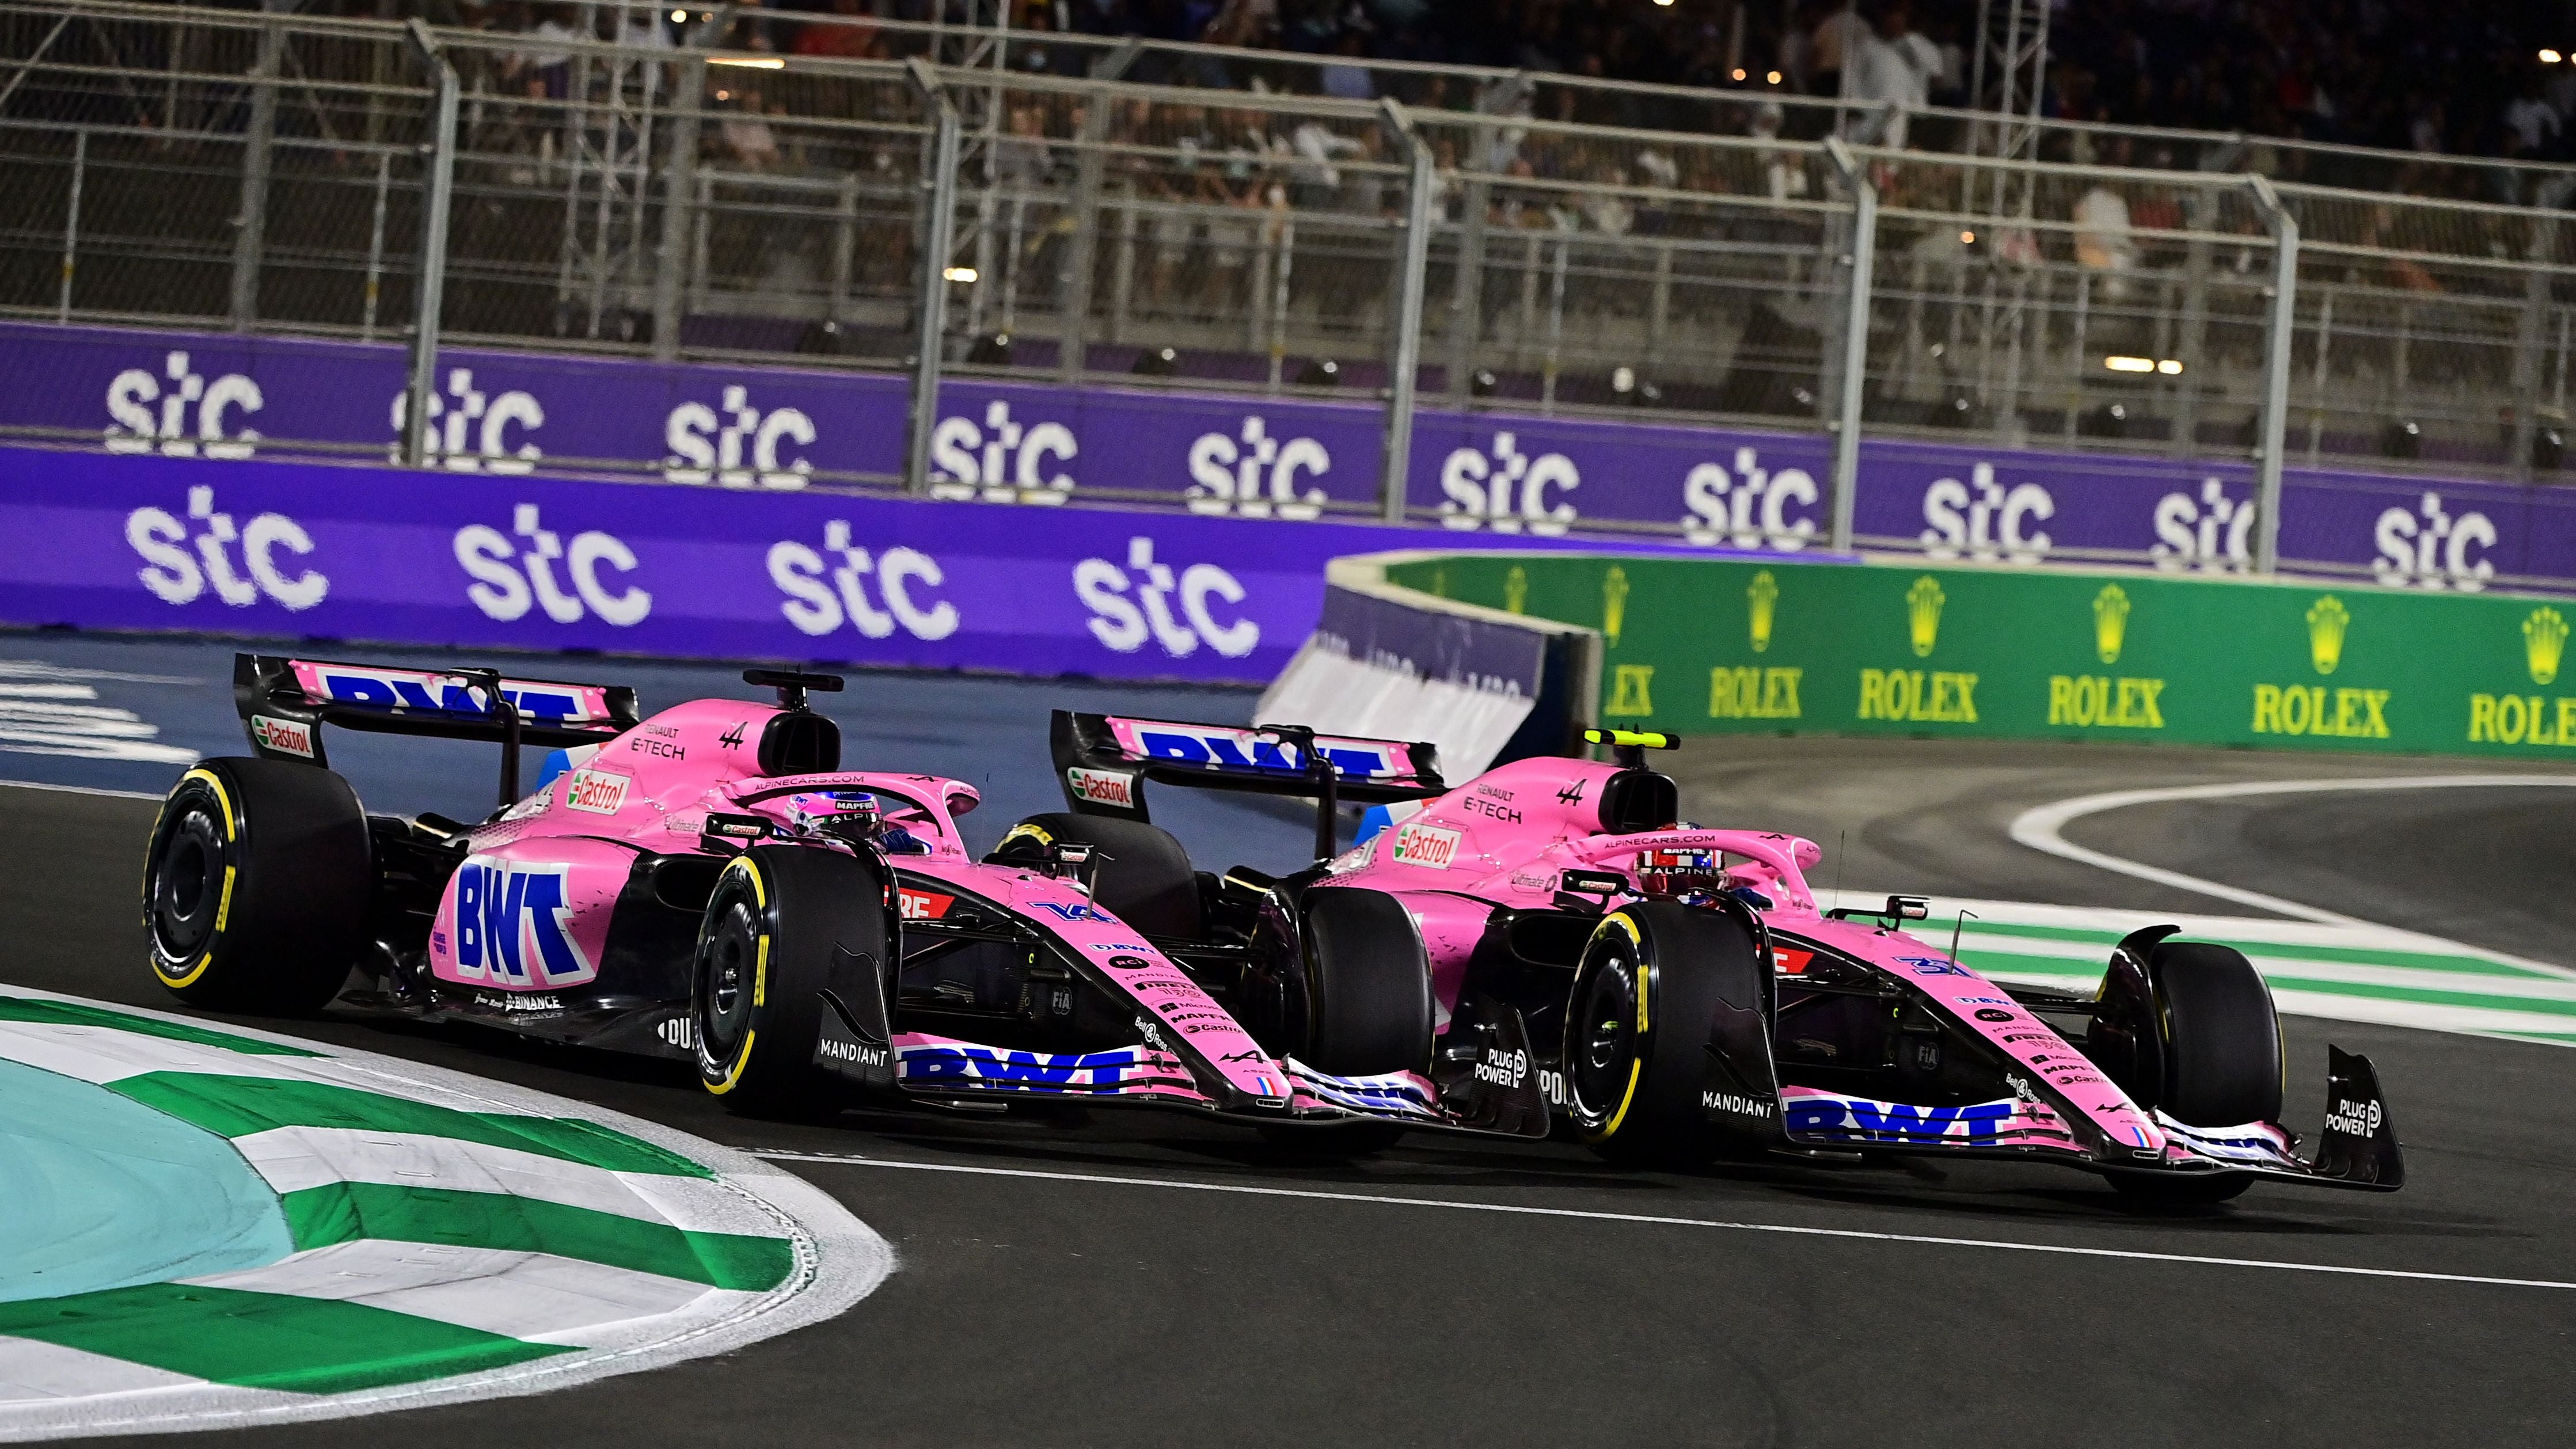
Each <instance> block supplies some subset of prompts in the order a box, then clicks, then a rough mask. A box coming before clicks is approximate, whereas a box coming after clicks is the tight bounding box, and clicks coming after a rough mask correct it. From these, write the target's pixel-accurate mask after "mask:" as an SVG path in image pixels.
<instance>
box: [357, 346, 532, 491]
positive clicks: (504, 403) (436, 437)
mask: <svg viewBox="0 0 2576 1449" xmlns="http://www.w3.org/2000/svg"><path fill="white" fill-rule="evenodd" d="M410 415H411V395H410V394H409V393H408V392H398V393H395V394H394V405H393V424H394V437H395V439H396V440H397V441H396V443H395V445H394V450H393V451H392V452H391V453H390V454H388V455H386V461H387V462H391V463H399V462H401V461H402V445H401V443H400V441H399V440H400V439H401V437H402V433H403V420H404V419H405V418H407V417H409V416H410ZM478 423H479V424H481V426H480V427H477V426H476V424H478ZM545 425H546V410H545V409H544V408H543V407H542V406H539V405H538V402H537V400H536V397H535V396H534V395H533V394H530V393H524V392H505V393H503V394H501V395H500V396H499V397H490V398H487V397H485V396H484V395H483V394H482V393H480V392H478V391H476V390H475V387H474V370H473V369H472V368H470V367H459V368H454V369H451V370H450V371H449V372H448V374H447V395H446V396H445V397H440V396H439V395H438V394H437V393H434V392H433V393H431V394H430V395H429V428H428V431H427V433H426V434H425V435H424V437H425V440H426V443H427V447H428V451H429V453H430V455H431V456H432V457H435V458H437V459H438V460H439V464H438V466H441V467H445V468H448V469H450V470H452V471H454V472H458V473H525V472H527V471H528V470H529V469H530V468H531V467H533V466H534V465H535V463H536V460H537V459H539V458H542V457H544V456H545V453H544V451H543V450H542V449H540V448H538V446H537V445H536V444H534V443H529V442H522V443H520V444H518V445H517V446H516V447H513V446H511V443H510V429H512V428H524V429H528V430H530V431H533V430H535V429H538V428H542V427H544V426H545ZM469 430H470V431H471V432H472V434H473V437H472V442H473V444H474V446H473V447H471V448H468V447H467V446H466V442H467V436H466V435H467V433H468V431H469Z"/></svg>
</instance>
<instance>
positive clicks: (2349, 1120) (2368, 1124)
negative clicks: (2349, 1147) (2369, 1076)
mask: <svg viewBox="0 0 2576 1449" xmlns="http://www.w3.org/2000/svg"><path fill="white" fill-rule="evenodd" d="M2386 1115H2387V1114H2386V1113H2385V1112H2383V1111H2382V1110H2381V1108H2380V1105H2379V1099H2378V1098H2376V1097H2374V1098H2372V1099H2371V1100H2369V1101H2367V1102H2356V1101H2354V1100H2352V1099H2351V1098H2349V1097H2339V1098H2337V1099H2336V1100H2335V1105H2334V1110H2333V1111H2331V1112H2328V1113H2327V1114H2326V1130H2327V1131H2328V1132H2340V1133H2342V1134H2344V1135H2345V1136H2347V1137H2368V1136H2370V1135H2371V1134H2372V1133H2374V1132H2377V1131H2378V1130H2379V1124H2380V1123H2381V1122H2382V1121H2384V1120H2386Z"/></svg>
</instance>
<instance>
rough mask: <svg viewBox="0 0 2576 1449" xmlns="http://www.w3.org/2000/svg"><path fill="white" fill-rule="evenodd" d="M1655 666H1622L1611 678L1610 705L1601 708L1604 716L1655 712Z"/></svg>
mask: <svg viewBox="0 0 2576 1449" xmlns="http://www.w3.org/2000/svg"><path fill="white" fill-rule="evenodd" d="M1654 683H1655V666H1653V665H1651V664H1622V665H1620V666H1618V672H1617V673H1616V674H1614V675H1613V676H1611V681H1610V703H1609V704H1608V705H1606V706H1604V707H1603V708H1602V711H1601V712H1602V713H1603V714H1605V715H1610V714H1616V715H1649V714H1653V713H1654V712H1655V697H1654V694H1653V693H1652V690H1653V688H1654Z"/></svg>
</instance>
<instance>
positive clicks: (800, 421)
mask: <svg viewBox="0 0 2576 1449" xmlns="http://www.w3.org/2000/svg"><path fill="white" fill-rule="evenodd" d="M723 407H724V410H723V412H722V413H721V414H719V413H718V412H717V410H716V409H714V408H711V407H708V406H707V405H706V404H705V403H700V402H685V403H682V404H680V405H679V406H678V407H675V408H673V409H671V415H670V417H668V418H667V419H665V420H664V421H663V423H662V441H663V442H664V443H665V444H667V445H668V446H669V447H670V449H671V456H670V457H669V458H666V459H664V460H663V462H664V464H665V466H664V467H663V469H662V477H663V479H664V480H665V481H667V482H672V483H716V484H720V485H722V486H724V487H727V488H748V487H750V486H751V485H753V484H754V483H757V484H759V485H760V486H762V487H764V488H802V487H804V486H805V475H806V474H808V473H811V472H812V471H814V465H813V464H811V463H808V462H806V461H805V460H804V459H803V458H802V457H795V458H785V459H782V458H780V456H779V453H778V448H779V444H781V443H794V444H795V445H796V446H798V447H800V448H810V447H812V446H814V420H813V419H812V418H809V417H807V416H805V414H804V413H803V412H801V411H799V410H797V409H795V408H772V409H771V410H770V411H769V412H768V413H767V414H766V415H764V414H763V413H762V412H761V411H760V409H758V408H756V407H753V406H752V405H751V391H750V389H748V388H744V387H728V388H726V389H725V390H724V405H723Z"/></svg>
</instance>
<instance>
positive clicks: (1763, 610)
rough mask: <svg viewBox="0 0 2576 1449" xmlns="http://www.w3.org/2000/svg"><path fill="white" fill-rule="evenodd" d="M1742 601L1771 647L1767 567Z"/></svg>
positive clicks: (1775, 594) (1758, 642) (1758, 641)
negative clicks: (1748, 606)
mask: <svg viewBox="0 0 2576 1449" xmlns="http://www.w3.org/2000/svg"><path fill="white" fill-rule="evenodd" d="M1744 602H1745V603H1746V604H1748V605H1750V606H1751V614H1750V619H1751V623H1752V628H1753V652H1754V653H1756V654H1759V653H1761V652H1762V651H1763V650H1765V649H1768V648H1770V647H1771V620H1772V618H1773V611H1774V610H1776V609H1777V608H1778V607H1779V603H1780V584H1779V581H1778V580H1776V579H1774V578H1772V577H1771V571H1770V570H1769V569H1764V570H1763V571H1762V572H1760V573H1758V574H1755V575H1754V576H1753V582H1752V583H1750V584H1748V585H1746V586H1745V589H1744ZM2542 682H2543V683H2546V682H2547V681H2545V680H2544V681H2542Z"/></svg>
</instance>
